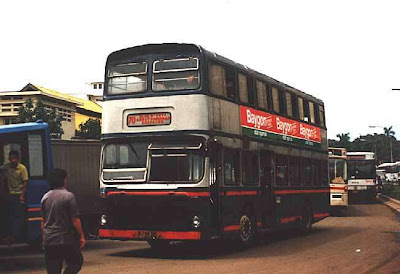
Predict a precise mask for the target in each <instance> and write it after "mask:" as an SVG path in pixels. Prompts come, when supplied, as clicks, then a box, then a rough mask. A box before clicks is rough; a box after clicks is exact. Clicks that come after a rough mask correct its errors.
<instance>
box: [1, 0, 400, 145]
mask: <svg viewBox="0 0 400 274" xmlns="http://www.w3.org/2000/svg"><path fill="white" fill-rule="evenodd" d="M0 11H1V16H0V91H16V90H20V89H22V88H23V87H24V86H25V85H26V84H27V83H33V84H36V85H39V86H43V87H46V88H50V89H55V90H58V91H62V92H67V93H79V92H81V91H82V90H83V87H84V86H85V83H88V82H94V81H103V78H104V66H105V61H106V58H107V56H108V55H109V54H110V53H111V52H113V51H116V50H119V49H123V48H127V47H132V46H136V45H142V44H146V43H165V42H182V43H195V44H199V45H202V46H203V47H204V48H206V49H208V50H210V51H213V52H216V53H218V54H220V55H223V56H225V57H227V58H229V59H231V60H234V61H236V62H238V63H241V64H244V65H246V66H248V67H250V68H252V69H255V70H257V71H259V72H261V73H264V74H266V75H268V76H271V77H273V78H275V79H277V80H279V81H281V82H284V83H286V84H288V85H290V86H293V87H295V88H297V89H299V90H302V91H304V92H306V93H309V94H311V95H313V96H315V97H317V98H320V99H322V100H323V101H324V103H325V109H326V121H327V127H328V137H329V138H336V135H337V134H340V133H347V132H348V133H350V137H351V138H352V139H354V138H357V137H359V136H360V134H363V135H364V134H373V133H382V132H383V129H382V128H380V127H389V126H393V129H394V131H395V132H396V137H397V138H398V139H400V119H398V117H397V116H398V115H397V114H398V113H399V112H400V111H399V109H400V91H392V89H400V73H399V72H400V17H399V15H398V13H399V11H400V2H399V1H389V0H388V1H368V0H363V1H349V0H346V1H342V0H338V1H307V0H305V1H289V0H279V1H259V0H258V1H253V0H246V1H237V0H211V1H209V0H202V1H192V0H182V1H181V0H168V1H165V0H146V1H134V0H131V1H121V0H113V1H102V0H98V1H90V0H80V1H75V0H69V1H62V0H60V1H54V0H52V1H41V0H35V1H31V0H26V1H19V0H13V1H1V2H0ZM398 111H399V112H398ZM370 126H378V127H375V128H371V127H370Z"/></svg>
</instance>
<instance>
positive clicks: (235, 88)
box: [203, 59, 239, 103]
mask: <svg viewBox="0 0 400 274" xmlns="http://www.w3.org/2000/svg"><path fill="white" fill-rule="evenodd" d="M205 62H206V63H207V68H205V69H204V72H203V73H204V74H205V75H206V76H203V81H205V83H207V84H206V85H205V86H206V87H207V93H206V94H207V95H209V96H211V97H215V98H219V99H223V100H227V101H229V102H233V103H238V97H239V91H238V90H239V88H238V73H237V71H236V69H235V68H234V67H232V66H229V65H226V64H224V63H222V62H220V61H218V60H215V59H208V60H206V61H205ZM212 64H214V65H217V66H220V67H222V68H223V69H224V70H225V78H226V72H227V71H228V70H229V71H230V72H233V74H234V87H233V88H234V95H235V98H230V97H228V96H223V95H218V94H215V93H213V92H212V91H211V85H210V83H211V79H210V66H211V65H212ZM225 81H226V79H225ZM226 92H227V95H228V90H227V91H226Z"/></svg>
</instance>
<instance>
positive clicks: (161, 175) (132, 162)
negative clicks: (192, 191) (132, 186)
mask: <svg viewBox="0 0 400 274" xmlns="http://www.w3.org/2000/svg"><path fill="white" fill-rule="evenodd" d="M201 147H202V145H201V143H197V144H191V145H188V144H186V145H183V144H173V145H171V144H168V145H163V144H159V143H148V142H126V143H110V144H107V145H106V146H105V147H104V150H103V170H102V176H103V180H104V181H105V183H114V182H116V181H118V182H125V183H131V182H143V183H144V182H152V183H163V182H168V183H171V182H174V183H175V182H176V183H190V182H191V183H193V182H198V181H199V180H200V179H201V178H202V177H203V172H204V153H203V150H202V149H201Z"/></svg>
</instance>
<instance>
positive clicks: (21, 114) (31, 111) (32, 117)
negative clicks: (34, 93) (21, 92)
mask: <svg viewBox="0 0 400 274" xmlns="http://www.w3.org/2000/svg"><path fill="white" fill-rule="evenodd" d="M38 120H42V121H43V122H45V123H48V124H49V131H50V135H51V137H52V138H56V139H61V136H62V135H63V134H64V130H63V129H62V126H61V121H62V115H60V114H56V111H55V110H54V109H51V110H50V111H48V110H47V109H46V107H45V105H44V104H43V102H42V101H41V100H38V101H37V103H36V105H35V106H34V105H33V102H32V99H31V98H28V99H27V100H26V101H25V104H24V105H22V106H21V107H20V108H19V109H18V117H17V118H16V122H17V123H29V122H36V121H38Z"/></svg>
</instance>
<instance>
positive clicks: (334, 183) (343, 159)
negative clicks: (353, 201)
mask: <svg viewBox="0 0 400 274" xmlns="http://www.w3.org/2000/svg"><path fill="white" fill-rule="evenodd" d="M329 188H330V198H331V212H332V213H336V212H339V211H340V210H343V211H346V210H347V207H348V205H349V200H348V192H347V191H348V190H347V150H346V149H345V148H334V147H330V148H329Z"/></svg>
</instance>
